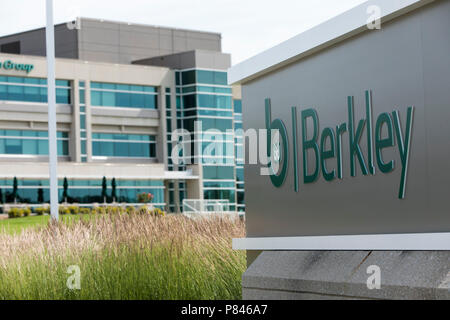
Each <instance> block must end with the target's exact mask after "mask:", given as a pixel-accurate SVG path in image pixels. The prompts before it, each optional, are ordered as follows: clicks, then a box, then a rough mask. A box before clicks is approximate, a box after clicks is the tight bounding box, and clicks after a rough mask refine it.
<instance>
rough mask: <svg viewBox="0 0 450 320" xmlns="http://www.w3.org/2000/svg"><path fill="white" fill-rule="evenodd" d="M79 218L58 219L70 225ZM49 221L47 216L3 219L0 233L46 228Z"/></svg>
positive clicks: (66, 216) (73, 216)
mask: <svg viewBox="0 0 450 320" xmlns="http://www.w3.org/2000/svg"><path fill="white" fill-rule="evenodd" d="M80 217H82V216H81V215H64V216H60V219H61V221H64V222H65V223H70V222H73V221H77V220H79V219H80ZM49 221H50V216H49V215H44V216H30V217H23V218H11V219H4V220H0V232H2V233H3V232H6V233H8V234H17V233H20V232H22V230H23V229H27V228H37V227H42V226H46V225H47V224H48V222H49Z"/></svg>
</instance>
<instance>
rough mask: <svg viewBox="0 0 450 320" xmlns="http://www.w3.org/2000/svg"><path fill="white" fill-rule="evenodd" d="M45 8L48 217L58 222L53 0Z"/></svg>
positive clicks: (48, 1) (49, 0)
mask: <svg viewBox="0 0 450 320" xmlns="http://www.w3.org/2000/svg"><path fill="white" fill-rule="evenodd" d="M46 1H47V3H46V6H47V10H46V12H47V27H46V28H45V34H46V47H47V97H48V146H49V153H48V155H49V173H50V215H51V217H52V220H55V221H57V220H58V168H57V165H58V158H57V157H58V153H57V152H58V151H57V144H56V89H55V31H54V24H53V0H46Z"/></svg>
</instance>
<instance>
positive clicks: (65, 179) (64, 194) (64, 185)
mask: <svg viewBox="0 0 450 320" xmlns="http://www.w3.org/2000/svg"><path fill="white" fill-rule="evenodd" d="M63 188H64V189H63V199H64V202H65V203H67V190H69V181H67V177H64V182H63Z"/></svg>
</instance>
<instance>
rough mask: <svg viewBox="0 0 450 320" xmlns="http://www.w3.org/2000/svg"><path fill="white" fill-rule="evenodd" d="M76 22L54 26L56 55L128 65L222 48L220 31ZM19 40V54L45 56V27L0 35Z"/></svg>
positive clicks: (3, 41)
mask: <svg viewBox="0 0 450 320" xmlns="http://www.w3.org/2000/svg"><path fill="white" fill-rule="evenodd" d="M78 21H79V23H78V24H77V25H76V28H74V27H75V25H73V24H70V23H69V25H68V24H67V23H62V24H59V25H56V26H55V48H56V57H58V58H73V59H81V60H88V61H103V62H110V63H124V64H128V63H131V61H134V60H140V59H144V58H149V57H156V56H162V55H168V54H173V53H178V52H183V51H190V50H194V49H201V50H211V51H218V52H220V51H221V50H222V47H221V40H222V39H221V35H220V34H219V33H214V32H203V31H193V30H183V29H173V28H166V27H158V26H151V25H143V24H131V23H125V22H115V21H104V20H99V19H89V18H80V19H79V20H78ZM71 28H72V29H71ZM18 40H19V41H20V45H21V52H20V53H21V54H28V55H38V56H45V29H44V28H41V29H36V30H32V31H25V32H22V33H18V34H15V35H10V36H5V37H1V38H0V45H1V44H4V43H9V42H14V41H18Z"/></svg>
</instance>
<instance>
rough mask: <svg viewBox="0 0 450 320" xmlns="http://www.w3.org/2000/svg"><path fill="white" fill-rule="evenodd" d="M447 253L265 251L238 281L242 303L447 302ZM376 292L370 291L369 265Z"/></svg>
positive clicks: (449, 294) (449, 270)
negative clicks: (377, 285)
mask: <svg viewBox="0 0 450 320" xmlns="http://www.w3.org/2000/svg"><path fill="white" fill-rule="evenodd" d="M449 261H450V252H448V251H264V252H262V253H261V254H260V255H259V256H258V258H257V259H256V260H255V261H254V262H253V263H252V264H251V265H250V266H249V268H248V269H247V271H246V272H245V273H244V276H243V280H242V296H243V299H249V300H253V299H255V300H265V299H268V300H274V299H305V300H317V299H327V300H330V299H447V300H448V299H450V265H449ZM373 265H375V266H378V267H379V268H380V280H381V281H380V288H379V289H369V288H368V287H367V280H368V278H369V276H371V275H372V274H373V272H370V273H368V272H367V268H368V267H369V266H373Z"/></svg>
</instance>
